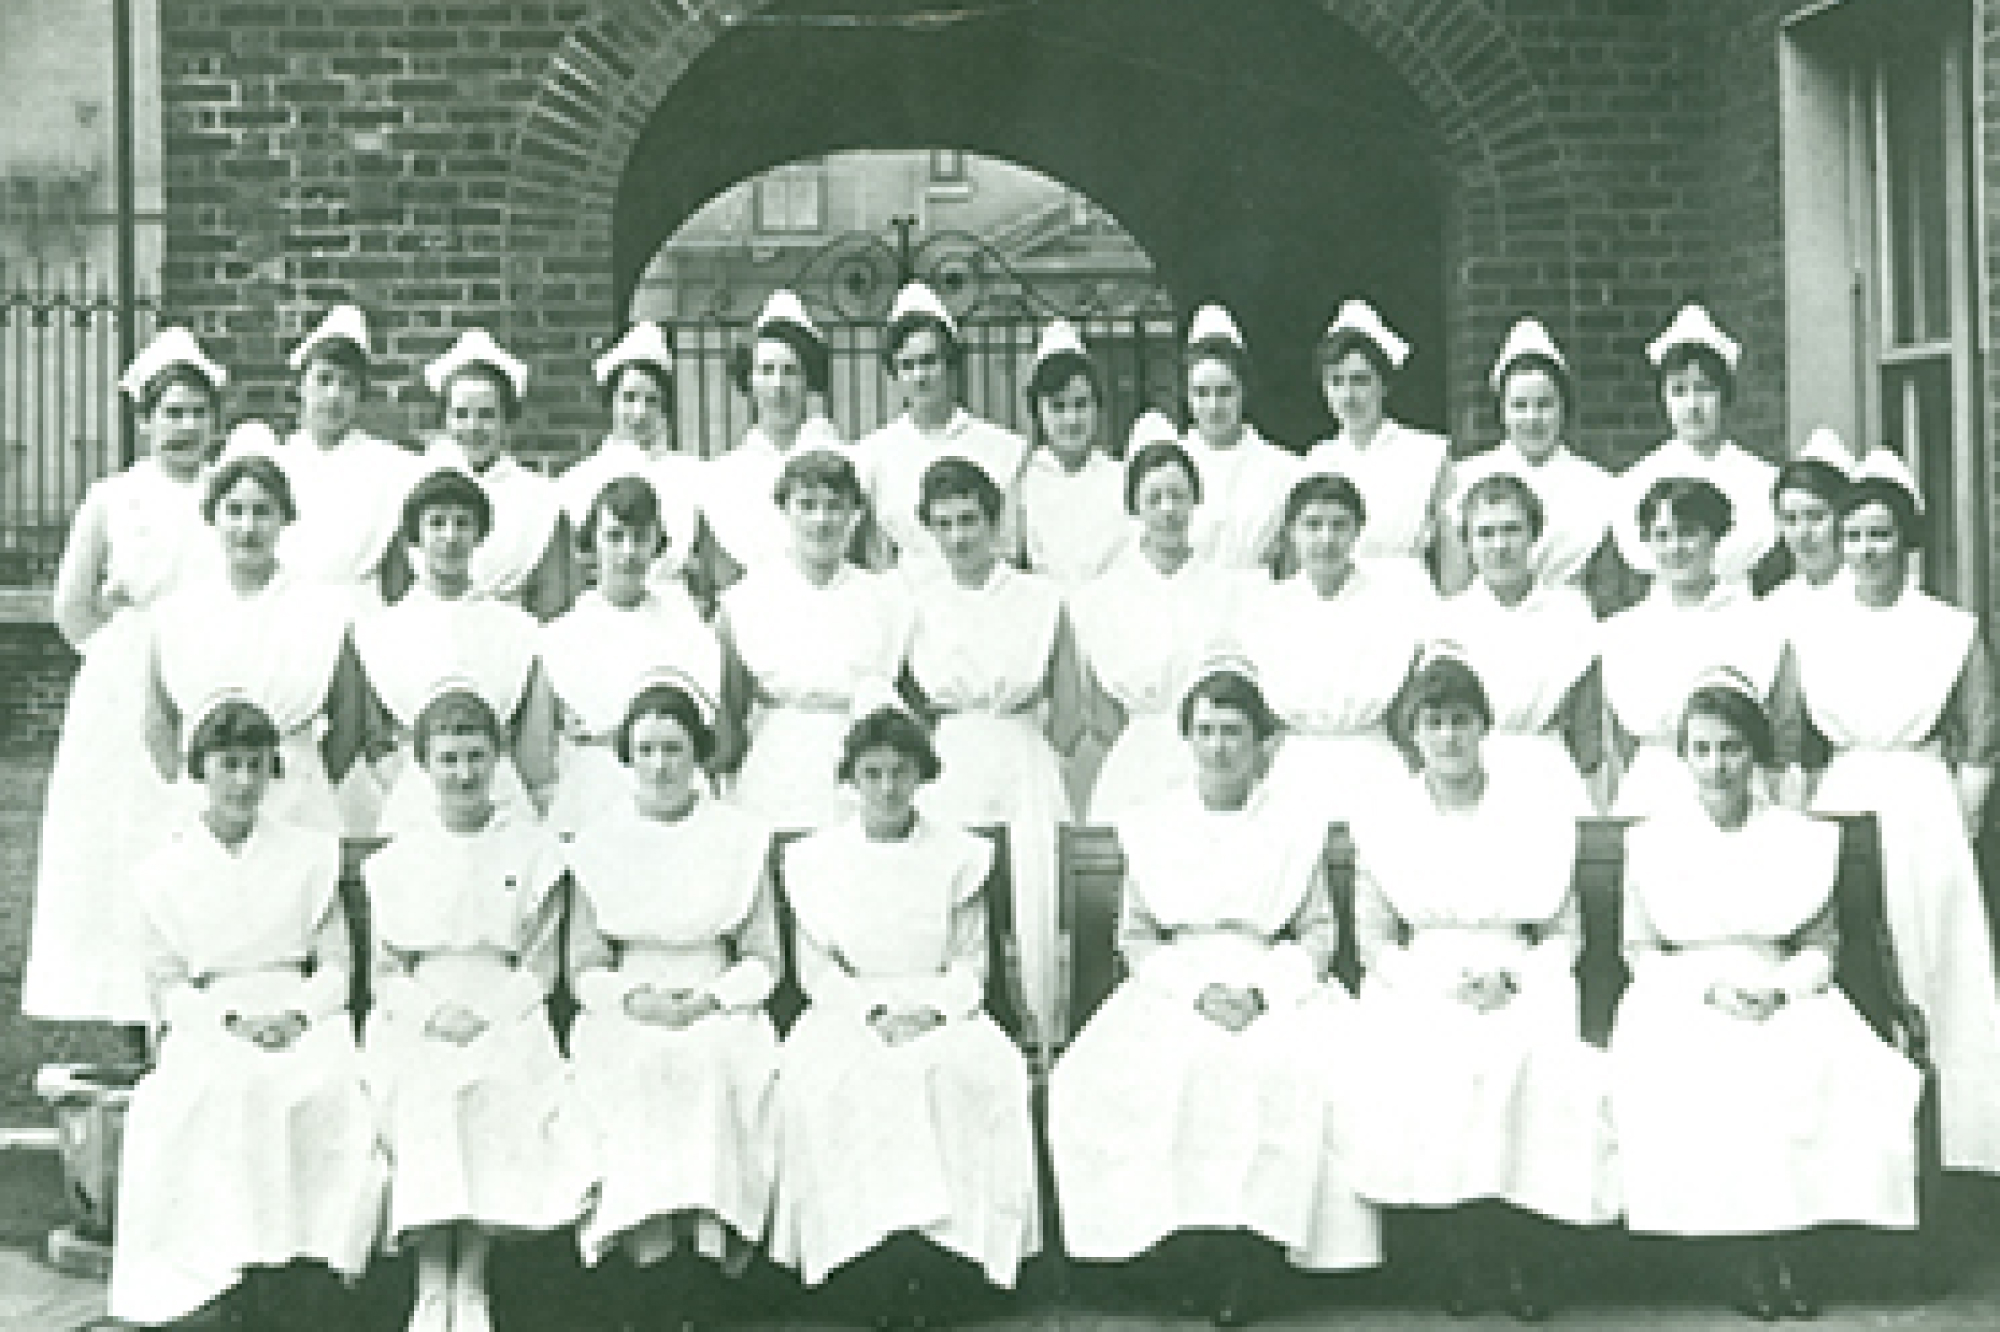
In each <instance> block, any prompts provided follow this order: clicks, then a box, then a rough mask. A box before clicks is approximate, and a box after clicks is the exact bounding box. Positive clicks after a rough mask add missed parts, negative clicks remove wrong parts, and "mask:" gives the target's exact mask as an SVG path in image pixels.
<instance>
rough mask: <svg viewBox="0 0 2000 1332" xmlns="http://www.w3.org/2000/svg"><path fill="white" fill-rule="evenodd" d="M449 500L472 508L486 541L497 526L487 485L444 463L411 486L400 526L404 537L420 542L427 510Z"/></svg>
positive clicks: (481, 538)
mask: <svg viewBox="0 0 2000 1332" xmlns="http://www.w3.org/2000/svg"><path fill="white" fill-rule="evenodd" d="M447 504H455V505H458V506H459V507H461V508H466V509H470V510H472V514H473V517H474V518H475V519H477V520H478V523H479V539H480V540H482V541H484V540H485V539H486V536H487V534H488V533H490V532H491V531H492V530H493V501H492V500H491V499H489V498H488V497H487V494H486V488H485V487H484V486H482V485H480V484H479V483H478V482H477V481H474V480H473V479H472V478H471V477H469V476H467V475H466V474H465V473H464V472H461V471H459V470H458V469H457V468H456V467H440V468H438V469H437V470H436V471H435V472H432V473H431V474H430V475H429V476H427V477H425V478H424V479H423V480H421V481H419V482H417V484H415V485H414V486H411V487H410V493H409V495H408V496H407V497H406V498H405V499H404V500H403V520H402V523H401V525H400V526H399V528H398V530H399V531H400V532H401V533H402V536H403V540H404V541H405V542H406V543H408V544H409V545H412V546H414V545H416V544H417V526H418V524H419V523H420V522H421V521H422V520H423V516H424V510H425V509H432V508H441V507H443V506H444V505H447Z"/></svg>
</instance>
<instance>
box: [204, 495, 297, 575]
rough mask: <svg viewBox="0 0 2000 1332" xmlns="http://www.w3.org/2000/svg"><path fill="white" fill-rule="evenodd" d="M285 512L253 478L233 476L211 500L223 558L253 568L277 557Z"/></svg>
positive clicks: (242, 566)
mask: <svg viewBox="0 0 2000 1332" xmlns="http://www.w3.org/2000/svg"><path fill="white" fill-rule="evenodd" d="M284 526H285V511H284V510H283V509H282V508H280V507H279V505H278V497H277V496H275V495H273V494H272V493H271V492H270V491H268V490H266V489H264V487H263V486H261V485H259V484H258V482H257V480H256V478H254V477H249V476H244V477H239V478H237V481H236V484H235V485H233V486H231V487H230V488H229V489H227V490H225V491H223V492H222V494H220V495H218V496H217V497H216V500H215V530H216V532H217V534H219V535H220V536H221V537H222V553H223V557H224V558H225V559H226V560H228V562H229V564H230V565H231V566H232V567H234V568H239V569H242V568H255V567H258V566H261V565H266V564H269V563H271V562H272V561H273V560H275V559H277V557H278V533H279V532H281V531H283V530H284Z"/></svg>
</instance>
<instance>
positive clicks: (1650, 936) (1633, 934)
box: [1623, 877, 1667, 977]
mask: <svg viewBox="0 0 2000 1332" xmlns="http://www.w3.org/2000/svg"><path fill="white" fill-rule="evenodd" d="M1624 932H1625V939H1624V949H1623V951H1624V954H1625V965H1626V966H1627V967H1629V968H1630V969H1631V971H1632V974H1633V975H1634V976H1635V977H1636V976H1639V975H1641V974H1643V973H1645V972H1647V971H1651V970H1653V969H1655V968H1657V967H1658V965H1659V964H1660V962H1661V961H1662V960H1664V959H1665V957H1666V955H1667V941H1666V940H1665V939H1663V938H1662V937H1661V936H1660V931H1659V928H1658V927H1657V926H1655V925H1654V924H1653V918H1652V916H1651V915H1650V914H1649V913H1648V912H1647V911H1646V899H1645V898H1644V897H1642V896H1641V895H1640V894H1639V893H1637V892H1635V891H1634V890H1633V885H1632V881H1631V879H1630V878H1629V877H1628V878H1627V879H1626V881H1625V930H1624Z"/></svg>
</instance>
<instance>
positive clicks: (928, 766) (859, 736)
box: [835, 707, 944, 782]
mask: <svg viewBox="0 0 2000 1332" xmlns="http://www.w3.org/2000/svg"><path fill="white" fill-rule="evenodd" d="M875 749H893V750H895V751H896V752H897V753H898V754H901V755H902V756H903V757H904V758H907V759H909V760H910V761H911V762H913V763H915V764H916V765H917V778H918V780H919V781H926V782H929V781H935V780H936V779H937V775H938V774H939V773H940V772H942V771H944V764H943V763H941V762H939V761H938V756H937V750H936V749H935V748H933V747H932V745H931V733H930V732H929V731H927V730H925V729H924V725H923V723H922V722H920V721H918V720H917V719H916V718H915V717H912V716H911V715H910V714H909V713H907V712H904V711H903V710H902V709H901V708H887V707H884V708H877V709H875V711H873V712H871V713H869V714H868V715H867V716H866V717H863V718H862V719H861V720H860V721H858V722H856V723H854V725H852V726H850V727H848V728H847V738H846V739H844V740H842V741H841V742H840V767H839V768H838V769H836V770H835V776H837V777H838V778H839V779H840V780H841V781H843V782H851V781H853V780H854V766H855V764H857V763H859V762H860V761H861V758H862V756H863V755H864V754H867V753H868V752H869V751H870V750H875Z"/></svg>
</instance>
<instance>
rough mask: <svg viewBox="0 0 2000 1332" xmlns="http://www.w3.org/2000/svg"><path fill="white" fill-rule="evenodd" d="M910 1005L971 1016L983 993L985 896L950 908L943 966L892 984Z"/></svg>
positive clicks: (943, 1012)
mask: <svg viewBox="0 0 2000 1332" xmlns="http://www.w3.org/2000/svg"><path fill="white" fill-rule="evenodd" d="M895 989H896V993H897V996H898V997H899V998H900V999H902V1000H903V1002H905V1003H907V1004H911V1005H924V1006H927V1007H930V1008H935V1009H936V1010H937V1011H938V1012H940V1013H942V1014H944V1015H945V1016H946V1017H947V1018H965V1017H971V1016H972V1015H973V1014H975V1013H977V1012H979V1010H980V1008H981V1006H982V1004H981V1001H982V1000H983V999H984V998H985V996H986V898H985V895H984V894H981V893H974V894H972V895H971V896H970V897H968V898H966V899H965V900H964V901H963V902H960V903H959V904H958V905H956V906H954V907H953V908H952V909H951V933H950V936H949V938H948V940H947V942H946V951H945V964H944V970H943V971H942V972H941V973H939V974H938V975H937V976H935V977H931V976H923V977H909V978H905V979H902V980H899V981H898V982H897V983H896V986H895Z"/></svg>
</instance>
